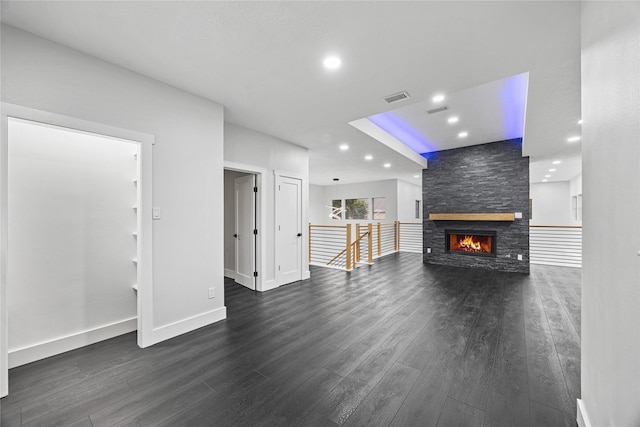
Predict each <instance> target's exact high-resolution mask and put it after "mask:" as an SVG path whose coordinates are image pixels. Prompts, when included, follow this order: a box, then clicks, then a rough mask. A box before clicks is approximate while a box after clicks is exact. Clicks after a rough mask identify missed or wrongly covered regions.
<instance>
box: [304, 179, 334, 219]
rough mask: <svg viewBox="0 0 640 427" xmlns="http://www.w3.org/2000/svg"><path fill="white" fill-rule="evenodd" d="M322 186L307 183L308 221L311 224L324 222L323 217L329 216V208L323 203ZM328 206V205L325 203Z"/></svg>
mask: <svg viewBox="0 0 640 427" xmlns="http://www.w3.org/2000/svg"><path fill="white" fill-rule="evenodd" d="M324 203H325V199H324V186H322V185H313V184H310V185H309V222H310V223H311V224H324V221H325V217H328V216H329V212H331V210H330V209H327V208H326V207H325V205H324ZM327 206H329V205H327Z"/></svg>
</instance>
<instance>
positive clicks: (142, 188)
mask: <svg viewBox="0 0 640 427" xmlns="http://www.w3.org/2000/svg"><path fill="white" fill-rule="evenodd" d="M0 110H1V111H0V128H1V134H0V397H4V396H6V395H7V394H8V392H9V379H8V373H9V346H8V345H9V334H8V326H7V323H8V311H7V263H6V260H7V256H9V253H8V242H7V232H8V220H7V213H8V194H7V193H8V186H7V178H8V166H9V162H8V148H9V139H8V138H9V134H8V131H9V123H8V120H9V118H16V119H23V120H29V121H34V122H40V123H45V124H49V125H54V126H59V127H66V128H70V129H73V130H77V131H80V132H83V131H84V132H89V133H95V134H98V135H103V136H111V137H114V138H120V139H126V140H129V141H132V142H135V143H137V145H138V168H139V171H138V192H139V193H138V230H137V232H138V254H137V258H138V271H137V282H138V296H137V335H138V346H139V347H147V346H149V345H152V344H153V341H152V339H153V263H152V225H151V220H152V219H151V211H152V199H151V198H152V191H151V188H152V170H151V168H152V153H153V144H154V143H155V138H154V136H153V135H149V134H144V133H140V132H135V131H131V130H128V129H121V128H116V127H113V126H108V125H105V124H101V123H96V122H91V121H87V120H82V119H78V118H75V117H69V116H63V115H60V114H55V113H50V112H47V111H42V110H37V109H33V108H28V107H23V106H20V105H15V104H10V103H5V102H3V103H1V104H0Z"/></svg>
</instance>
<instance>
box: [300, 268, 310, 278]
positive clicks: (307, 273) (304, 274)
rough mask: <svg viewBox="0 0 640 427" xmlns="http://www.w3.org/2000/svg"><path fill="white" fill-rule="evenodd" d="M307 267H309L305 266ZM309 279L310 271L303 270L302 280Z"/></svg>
mask: <svg viewBox="0 0 640 427" xmlns="http://www.w3.org/2000/svg"><path fill="white" fill-rule="evenodd" d="M307 267H309V266H308V265H307ZM307 279H311V270H305V271H303V272H302V280H307Z"/></svg>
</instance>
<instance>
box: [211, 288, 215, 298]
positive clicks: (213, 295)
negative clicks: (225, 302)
mask: <svg viewBox="0 0 640 427" xmlns="http://www.w3.org/2000/svg"><path fill="white" fill-rule="evenodd" d="M215 297H216V288H209V299H211V298H215Z"/></svg>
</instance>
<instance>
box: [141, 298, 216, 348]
mask: <svg viewBox="0 0 640 427" xmlns="http://www.w3.org/2000/svg"><path fill="white" fill-rule="evenodd" d="M226 318H227V307H226V306H222V307H220V308H216V309H215V310H211V311H208V312H206V313H202V314H198V315H197V316H193V317H189V318H187V319H182V320H179V321H177V322H173V323H169V324H168V325H164V326H160V327H159V328H156V329H154V330H153V343H154V344H157V343H159V342H161V341H165V340H168V339H171V338H174V337H177V336H179V335H182V334H186V333H187V332H191V331H194V330H196V329H199V328H202V327H204V326H207V325H210V324H212V323H216V322H219V321H221V320H224V319H226Z"/></svg>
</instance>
